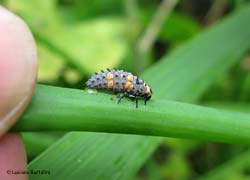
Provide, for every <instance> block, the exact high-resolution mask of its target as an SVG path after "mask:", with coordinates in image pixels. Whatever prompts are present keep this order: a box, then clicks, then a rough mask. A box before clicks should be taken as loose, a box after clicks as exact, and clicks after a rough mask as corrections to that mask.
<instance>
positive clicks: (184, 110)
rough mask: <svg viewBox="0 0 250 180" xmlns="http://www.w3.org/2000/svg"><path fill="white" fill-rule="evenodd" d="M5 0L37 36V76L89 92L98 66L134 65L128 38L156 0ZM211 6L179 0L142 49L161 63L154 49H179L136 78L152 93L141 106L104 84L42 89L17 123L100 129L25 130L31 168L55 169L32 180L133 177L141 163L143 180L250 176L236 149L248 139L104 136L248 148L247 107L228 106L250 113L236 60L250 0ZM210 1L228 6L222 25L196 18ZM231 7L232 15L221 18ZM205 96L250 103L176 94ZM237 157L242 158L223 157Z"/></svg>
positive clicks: (245, 44) (244, 44)
mask: <svg viewBox="0 0 250 180" xmlns="http://www.w3.org/2000/svg"><path fill="white" fill-rule="evenodd" d="M2 2H4V4H5V5H6V6H8V8H9V9H11V10H13V11H15V12H16V13H17V14H18V15H20V16H21V17H22V18H23V19H24V20H25V21H26V23H27V24H28V26H29V27H30V28H31V30H32V32H33V33H34V35H35V38H36V41H37V44H38V52H39V59H40V60H41V63H40V65H41V66H40V69H39V76H38V77H39V81H40V82H43V83H44V82H46V83H50V84H53V85H60V86H70V87H74V88H79V87H81V88H82V87H83V84H84V82H85V80H86V78H87V77H88V76H89V75H90V74H92V73H93V72H94V71H98V70H100V69H101V68H106V67H110V68H112V67H117V66H118V67H122V68H125V67H126V68H127V67H129V69H131V70H133V69H137V68H138V67H134V66H133V64H136V63H134V62H133V61H135V60H134V59H133V58H134V54H133V52H134V50H135V49H134V48H136V47H135V44H132V43H136V42H137V41H138V38H140V35H142V34H139V32H144V31H145V29H146V28H147V26H148V22H150V21H151V20H150V19H151V18H153V17H154V14H155V10H156V9H157V6H158V4H159V3H158V2H152V1H144V0H142V1H141V0H140V1H133V0H132V1H131V0H125V1H115V0H111V1H107V0H104V1H90V0H88V1H79V0H72V1H70V0H43V1H28V0H23V1H16V0H5V1H2ZM216 2H219V1H209V3H208V2H207V3H208V4H206V3H198V2H197V3H193V2H191V1H180V2H179V3H178V5H177V7H176V8H175V10H174V12H173V13H172V14H171V15H170V16H169V18H168V20H167V21H166V22H165V23H164V24H163V26H162V28H161V31H160V34H159V35H158V37H157V39H155V40H154V42H155V44H154V45H153V46H152V49H150V51H149V52H148V53H147V55H149V56H151V60H152V61H151V62H152V63H155V62H156V61H158V59H156V58H154V55H155V57H157V58H158V57H161V56H162V54H165V52H167V53H169V51H170V50H172V49H174V48H176V49H175V50H174V51H172V52H170V53H169V54H166V55H165V56H164V57H163V58H161V60H160V61H159V62H157V63H156V64H155V65H154V66H152V67H149V68H148V70H147V71H145V73H143V74H142V75H141V76H140V77H141V78H143V79H144V80H145V81H146V82H147V83H149V84H150V85H151V86H152V89H153V92H154V94H153V98H152V100H151V101H150V102H149V103H148V105H147V106H146V107H145V106H144V105H143V103H142V102H140V105H139V109H135V107H134V102H131V101H130V100H128V99H126V100H123V101H122V103H121V104H119V105H117V104H116V100H115V96H114V95H110V94H105V93H102V92H98V93H97V94H87V93H86V92H85V91H83V90H81V91H80V90H72V89H62V88H55V87H49V86H41V85H38V86H37V89H36V93H35V96H34V98H33V100H32V102H31V104H30V107H29V108H28V109H27V111H26V112H25V114H24V115H23V117H22V119H21V121H20V122H19V123H18V124H16V126H15V127H14V128H16V130H32V131H33V130H36V131H38V130H39V131H45V130H46V131H47V130H51V131H55V130H66V131H68V130H87V131H104V132H105V133H94V132H84V133H83V132H77V133H75V132H71V133H67V134H66V135H65V136H63V137H62V138H61V139H60V140H59V141H58V142H56V141H57V140H58V139H59V138H60V137H61V135H62V134H59V135H54V134H50V133H48V132H44V133H36V134H33V133H24V134H23V137H24V141H25V144H26V147H27V153H28V157H29V158H30V159H29V160H31V161H30V164H29V169H32V170H41V169H44V170H50V171H51V175H49V176H46V175H30V179H82V177H84V178H85V179H133V177H134V175H135V173H137V172H138V170H139V169H140V168H141V167H142V166H143V168H142V169H141V170H140V171H139V175H138V176H137V178H138V179H149V180H150V179H153V180H155V179H159V180H161V179H194V178H195V177H201V178H204V179H228V178H232V179H244V178H247V177H248V173H249V170H248V169H249V167H248V162H249V160H248V159H249V158H248V156H249V152H248V151H247V152H246V153H243V154H242V155H238V154H240V153H241V152H243V151H244V150H245V149H246V147H245V146H239V145H223V144H215V143H214V144H211V143H209V144H208V143H205V142H199V141H187V140H185V141H184V140H180V139H179V140H177V139H170V138H167V139H165V138H160V137H152V136H141V135H124V134H112V133H106V132H118V133H136V134H145V135H161V136H173V137H181V138H193V139H202V140H216V141H223V142H231V143H246V144H248V140H249V135H248V131H247V130H248V129H249V128H248V126H249V121H248V119H249V118H248V114H243V113H236V112H233V111H235V110H241V109H244V110H246V112H248V110H247V107H249V104H248V103H249V99H250V93H249V92H248V89H249V87H248V85H249V77H248V76H249V69H250V68H249V65H248V63H247V61H245V60H244V62H240V60H241V58H242V56H243V55H244V54H246V53H247V52H249V51H248V50H249V48H250V41H249V40H250V39H249V37H250V24H249V19H250V13H249V12H250V6H249V4H246V1H238V0H237V1H233V2H230V3H228V2H226V3H224V5H223V3H222V5H223V6H221V4H220V3H216ZM243 4H244V6H243ZM208 5H209V6H208ZM210 5H211V9H208V7H210ZM212 7H216V8H217V10H219V11H217V13H218V12H219V14H220V13H221V15H219V16H218V14H214V16H215V17H216V16H217V19H216V18H215V20H219V21H218V22H219V23H217V25H215V26H211V27H209V28H206V27H204V25H202V23H204V22H203V20H202V18H201V17H205V15H207V14H209V12H211V10H212ZM225 13H227V14H229V16H230V17H228V18H225V19H224V20H221V19H222V18H221V17H220V16H223V15H224V14H225ZM187 14H188V15H187ZM212 15H213V14H212ZM197 19H199V22H198V20H197ZM204 19H205V18H204ZM202 29H205V30H204V32H202V33H200V34H198V35H197V33H198V32H200V31H201V30H202ZM138 35H139V36H138ZM191 37H194V38H193V39H191V40H190V41H188V42H186V43H185V44H181V43H183V42H184V41H187V39H190V38H191ZM246 59H247V58H246ZM236 63H237V66H234V65H235V64H236ZM145 64H147V63H145ZM214 82H216V83H214ZM213 83H214V84H213ZM212 84H213V88H212V89H211V88H210V90H208V91H207V89H208V88H209V87H210V85H212ZM205 91H206V93H205V95H203V94H204V92H205ZM202 95H203V98H202V99H203V100H214V101H217V102H218V101H219V100H222V99H223V100H224V99H225V100H227V101H233V100H238V101H244V103H245V104H243V105H239V108H238V106H237V107H235V105H234V104H233V103H227V104H225V103H222V102H218V103H216V104H213V105H215V107H217V106H220V107H223V108H225V105H226V107H230V109H231V110H233V111H232V112H229V111H221V110H216V109H211V108H205V107H200V106H195V105H191V104H186V103H181V102H175V101H172V100H181V101H188V102H195V101H197V100H198V99H200V97H201V96H202ZM167 99H168V100H167ZM170 99H171V101H169V100H170ZM204 104H206V102H204ZM242 107H243V108H242ZM54 142H56V143H54ZM160 143H161V147H160V148H158V150H156V148H157V147H158V145H159V144H160ZM49 146H50V147H49ZM48 147H49V148H48ZM219 147H222V148H221V150H220V148H219ZM45 149H46V150H45ZM44 150H45V151H44ZM42 151H44V152H43V153H41V152H42ZM153 152H154V154H153V156H152V157H151V158H150V159H149V157H150V155H151V154H152V153H153ZM219 152H220V153H219ZM40 153H41V154H40ZM39 154H40V155H39ZM37 155H39V156H37ZM232 155H238V157H236V158H235V159H233V160H232V161H228V163H224V161H225V160H228V159H230V158H231V157H232ZM36 156H37V157H36ZM33 157H36V158H35V159H34V160H32V159H31V158H33ZM146 160H148V161H147V163H145V161H146ZM220 165H221V166H220ZM216 166H218V168H217V167H216ZM212 168H214V170H212V171H211V172H210V173H208V174H207V171H209V170H210V169H212Z"/></svg>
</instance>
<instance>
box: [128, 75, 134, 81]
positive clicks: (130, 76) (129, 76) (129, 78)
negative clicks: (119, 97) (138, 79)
mask: <svg viewBox="0 0 250 180" xmlns="http://www.w3.org/2000/svg"><path fill="white" fill-rule="evenodd" d="M127 80H128V81H131V82H132V81H133V80H134V76H133V75H132V74H129V75H128V77H127Z"/></svg>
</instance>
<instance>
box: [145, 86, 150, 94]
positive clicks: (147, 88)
mask: <svg viewBox="0 0 250 180" xmlns="http://www.w3.org/2000/svg"><path fill="white" fill-rule="evenodd" d="M146 93H147V94H151V92H150V87H149V86H146Z"/></svg>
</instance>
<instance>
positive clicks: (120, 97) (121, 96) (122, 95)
mask: <svg viewBox="0 0 250 180" xmlns="http://www.w3.org/2000/svg"><path fill="white" fill-rule="evenodd" d="M124 97H125V94H124V93H122V94H118V96H117V98H118V101H117V104H119V103H120V101H121V100H122V99H123V98H124Z"/></svg>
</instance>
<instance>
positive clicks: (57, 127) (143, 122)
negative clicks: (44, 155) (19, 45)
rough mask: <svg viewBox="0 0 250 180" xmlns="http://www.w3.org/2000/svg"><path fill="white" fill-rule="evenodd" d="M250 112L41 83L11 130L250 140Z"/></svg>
mask: <svg viewBox="0 0 250 180" xmlns="http://www.w3.org/2000/svg"><path fill="white" fill-rule="evenodd" d="M249 129H250V115H248V114H244V113H238V112H230V111H224V110H217V109H213V108H208V107H202V106H197V105H191V104H187V103H179V102H175V101H164V100H155V99H153V100H151V101H150V102H149V103H148V105H147V106H144V105H143V102H141V101H140V103H139V108H138V109H136V108H135V105H134V102H133V101H129V100H126V99H125V100H123V101H122V102H121V103H120V104H119V105H118V104H116V99H115V98H114V96H113V95H109V94H105V93H98V94H88V93H87V92H85V91H81V90H73V89H64V88H56V87H49V86H41V85H38V86H37V90H36V93H35V96H34V98H33V100H32V103H31V105H30V107H29V108H28V110H27V111H26V112H25V113H24V115H23V116H22V118H21V119H20V121H19V122H18V123H17V124H16V125H15V126H14V128H13V129H12V130H13V131H96V132H110V133H127V134H142V135H153V136H170V137H180V138H191V139H199V140H207V141H220V142H229V143H243V144H249V143H250V134H249Z"/></svg>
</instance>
